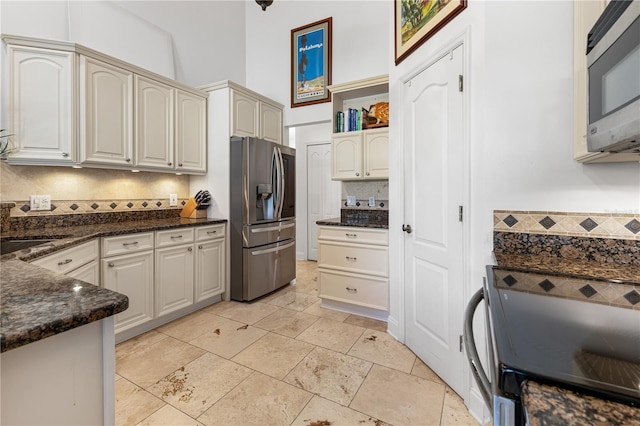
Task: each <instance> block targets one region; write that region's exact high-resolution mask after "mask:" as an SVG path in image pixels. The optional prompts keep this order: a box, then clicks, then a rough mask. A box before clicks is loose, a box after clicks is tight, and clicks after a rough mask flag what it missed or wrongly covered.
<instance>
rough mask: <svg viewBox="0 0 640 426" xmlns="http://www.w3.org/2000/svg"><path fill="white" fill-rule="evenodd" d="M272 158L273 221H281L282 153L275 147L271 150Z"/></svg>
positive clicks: (282, 189)
mask: <svg viewBox="0 0 640 426" xmlns="http://www.w3.org/2000/svg"><path fill="white" fill-rule="evenodd" d="M273 156H274V161H275V163H276V169H275V171H276V175H275V180H276V182H275V185H274V186H275V187H276V191H277V195H276V197H275V199H274V200H273V202H274V204H275V205H274V209H275V212H274V219H281V218H282V205H283V201H284V180H283V172H284V170H283V169H284V166H283V163H282V153H281V152H280V148H278V147H277V146H276V147H274V148H273Z"/></svg>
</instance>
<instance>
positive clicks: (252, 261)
mask: <svg viewBox="0 0 640 426" xmlns="http://www.w3.org/2000/svg"><path fill="white" fill-rule="evenodd" d="M242 255H243V263H244V265H245V267H244V268H243V276H242V298H243V300H247V301H248V300H253V299H255V298H258V297H260V296H263V295H265V294H267V293H270V292H272V291H274V290H277V289H278V288H280V287H282V286H284V285H285V284H287V283H289V282H290V281H291V280H293V279H294V278H295V277H296V241H295V240H293V239H292V240H288V241H283V242H280V243H275V244H269V245H266V246H261V247H256V248H245V249H243V253H242ZM249 284H251V285H249Z"/></svg>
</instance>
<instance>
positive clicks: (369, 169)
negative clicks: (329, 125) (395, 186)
mask: <svg viewBox="0 0 640 426" xmlns="http://www.w3.org/2000/svg"><path fill="white" fill-rule="evenodd" d="M331 150H332V151H331V157H332V158H331V159H332V167H331V178H332V179H333V180H359V179H372V180H373V179H389V131H388V129H386V128H384V129H376V130H363V131H358V132H345V133H336V134H334V135H333V137H332V141H331Z"/></svg>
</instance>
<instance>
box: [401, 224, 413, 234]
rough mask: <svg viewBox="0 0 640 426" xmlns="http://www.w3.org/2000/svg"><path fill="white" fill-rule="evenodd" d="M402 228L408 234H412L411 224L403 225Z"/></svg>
mask: <svg viewBox="0 0 640 426" xmlns="http://www.w3.org/2000/svg"><path fill="white" fill-rule="evenodd" d="M402 230H403V231H404V232H406V233H407V234H410V233H411V231H412V229H411V225H402Z"/></svg>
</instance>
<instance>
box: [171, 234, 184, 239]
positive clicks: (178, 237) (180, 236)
mask: <svg viewBox="0 0 640 426" xmlns="http://www.w3.org/2000/svg"><path fill="white" fill-rule="evenodd" d="M180 238H182V235H172V236H171V239H172V240H177V239H180Z"/></svg>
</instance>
